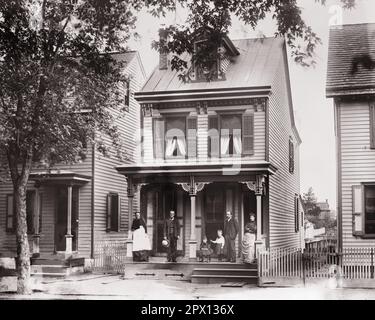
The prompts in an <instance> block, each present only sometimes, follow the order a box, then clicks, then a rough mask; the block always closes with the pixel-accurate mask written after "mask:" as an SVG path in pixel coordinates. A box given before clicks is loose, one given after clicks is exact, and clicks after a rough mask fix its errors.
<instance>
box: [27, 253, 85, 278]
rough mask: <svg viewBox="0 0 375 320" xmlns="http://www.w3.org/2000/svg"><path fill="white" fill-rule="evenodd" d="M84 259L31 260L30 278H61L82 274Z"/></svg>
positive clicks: (54, 258) (57, 257)
mask: <svg viewBox="0 0 375 320" xmlns="http://www.w3.org/2000/svg"><path fill="white" fill-rule="evenodd" d="M84 263H85V260H84V258H79V257H70V258H67V259H65V258H63V257H59V256H56V257H40V258H31V276H34V277H55V278H62V277H66V276H69V275H71V274H77V273H83V272H84Z"/></svg>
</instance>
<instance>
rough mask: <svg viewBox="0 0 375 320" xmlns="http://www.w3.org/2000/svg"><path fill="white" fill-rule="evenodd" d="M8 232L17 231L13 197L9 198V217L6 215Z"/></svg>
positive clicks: (9, 196)
mask: <svg viewBox="0 0 375 320" xmlns="http://www.w3.org/2000/svg"><path fill="white" fill-rule="evenodd" d="M6 218H7V219H6V220H7V221H6V231H7V232H15V230H16V216H15V207H14V199H13V195H8V196H7V215H6Z"/></svg>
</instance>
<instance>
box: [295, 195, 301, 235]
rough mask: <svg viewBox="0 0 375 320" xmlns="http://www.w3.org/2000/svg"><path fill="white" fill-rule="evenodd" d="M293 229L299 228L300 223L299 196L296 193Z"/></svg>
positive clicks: (296, 230) (297, 229)
mask: <svg viewBox="0 0 375 320" xmlns="http://www.w3.org/2000/svg"><path fill="white" fill-rule="evenodd" d="M294 230H295V232H298V231H299V230H300V223H299V197H298V195H297V194H296V195H295V196H294Z"/></svg>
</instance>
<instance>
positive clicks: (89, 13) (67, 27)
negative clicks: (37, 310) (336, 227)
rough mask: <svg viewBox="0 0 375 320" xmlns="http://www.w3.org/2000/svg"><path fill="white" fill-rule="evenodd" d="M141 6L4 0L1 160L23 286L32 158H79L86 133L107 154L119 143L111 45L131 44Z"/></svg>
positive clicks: (91, 0)
mask: <svg viewBox="0 0 375 320" xmlns="http://www.w3.org/2000/svg"><path fill="white" fill-rule="evenodd" d="M138 2H140V3H142V5H144V4H143V2H142V1H138ZM136 10H138V9H137V2H136V1H131V2H130V3H129V2H127V1H114V0H85V1H83V0H78V1H72V0H0V57H1V62H0V63H1V64H0V162H1V163H2V165H3V166H4V164H5V169H6V173H8V174H9V175H10V178H11V180H12V183H13V190H14V207H15V215H16V241H17V259H16V261H17V269H18V289H17V291H18V293H21V294H29V293H30V292H31V290H30V285H29V276H30V259H29V245H28V240H27V223H26V200H25V198H26V185H27V182H28V179H29V174H30V170H31V168H32V165H33V164H35V163H40V162H44V163H45V164H46V165H47V166H51V165H53V164H54V163H56V162H67V163H74V162H76V161H79V160H80V159H81V157H82V155H83V151H84V147H85V146H84V145H83V143H82V140H83V139H82V137H85V138H86V139H87V142H88V145H89V144H90V143H94V142H95V143H96V147H97V148H98V150H99V151H101V152H102V153H103V154H108V153H109V151H110V149H111V148H113V147H115V149H116V150H120V149H121V148H119V146H120V144H121V141H120V139H119V135H118V131H117V128H116V126H115V125H114V124H113V123H114V118H113V115H112V113H111V112H109V109H110V108H112V109H116V110H119V111H121V107H122V106H123V104H122V103H121V100H122V97H121V95H120V89H121V83H122V82H123V81H124V80H126V79H125V76H124V75H123V74H122V72H121V70H122V66H123V63H125V62H121V61H116V60H114V59H113V58H112V56H111V55H110V53H111V52H113V51H124V50H125V49H126V47H125V44H126V41H127V40H128V39H129V37H131V35H132V32H133V29H134V23H135V21H136V17H135V15H134V13H135V12H136ZM83 110H86V112H84V111H83ZM104 136H107V137H110V138H111V140H112V146H109V145H108V144H105V143H104V142H103V140H104V139H103V137H104ZM119 156H120V155H119Z"/></svg>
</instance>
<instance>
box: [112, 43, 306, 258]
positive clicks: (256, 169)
mask: <svg viewBox="0 0 375 320" xmlns="http://www.w3.org/2000/svg"><path fill="white" fill-rule="evenodd" d="M218 50H220V52H222V53H223V52H225V54H224V55H223V59H221V60H220V61H215V62H214V63H213V65H214V67H213V68H215V72H216V74H217V78H216V79H213V80H212V81H209V82H208V81H206V80H205V79H204V70H199V69H198V68H194V66H191V63H190V64H189V68H190V76H191V80H190V81H188V82H185V83H184V82H182V81H181V80H180V79H179V77H178V73H177V72H176V71H172V70H171V67H170V57H169V56H167V55H166V54H164V53H162V54H160V61H159V62H160V63H159V66H158V67H157V68H156V69H155V71H154V72H153V73H152V75H151V76H150V78H149V79H148V81H147V82H146V84H145V86H144V87H143V89H142V90H141V91H140V92H138V93H136V94H135V97H136V99H137V101H138V102H139V103H140V104H141V108H142V129H143V138H142V150H141V161H140V162H138V163H134V164H130V165H129V164H128V165H122V166H119V167H118V168H117V170H118V171H119V172H120V173H122V174H123V175H124V176H125V177H126V179H127V181H128V185H129V189H128V192H129V196H130V197H131V196H132V195H133V193H134V191H135V190H140V198H141V201H140V202H141V206H140V209H141V215H142V216H143V218H144V219H145V220H146V222H147V228H148V233H149V235H150V238H151V240H152V248H153V254H154V255H163V252H165V250H163V248H162V245H161V242H162V238H163V222H164V220H165V219H166V218H167V217H168V216H169V211H170V210H172V209H173V210H175V212H176V214H177V217H178V219H179V220H180V225H181V230H180V235H181V237H180V240H179V241H178V250H179V252H180V255H182V256H185V257H186V258H191V259H195V258H196V250H197V248H198V245H199V243H200V241H201V239H202V237H203V236H204V235H206V236H207V237H208V238H209V239H215V238H216V233H217V230H218V229H220V228H223V224H224V218H225V213H226V211H227V210H230V211H232V212H233V213H234V217H235V218H236V219H237V220H238V221H239V226H240V230H239V236H238V238H237V242H236V245H237V248H238V247H239V245H240V241H241V239H242V235H243V232H244V226H245V224H246V223H247V222H249V219H250V218H249V217H250V214H251V213H253V214H255V215H256V220H257V226H258V228H257V235H256V238H257V247H258V248H261V247H266V248H270V247H272V248H274V247H284V248H285V247H301V245H302V243H301V236H300V230H301V229H302V226H303V219H301V210H300V208H301V207H300V205H299V203H300V197H299V193H300V167H299V146H300V143H301V140H300V137H299V134H298V132H297V129H296V127H295V123H294V117H293V105H292V97H291V88H290V80H289V70H288V63H287V51H286V44H285V40H284V39H282V38H264V39H241V40H234V41H231V40H230V39H229V38H227V37H226V38H225V39H224V41H223V44H222V46H221V47H220V48H219V49H218ZM183 57H184V58H185V59H187V60H188V61H189V62H190V56H189V55H187V54H185V55H183ZM131 221H132V216H131V215H130V216H129V222H128V224H130V223H131ZM128 255H131V240H129V242H128Z"/></svg>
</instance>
